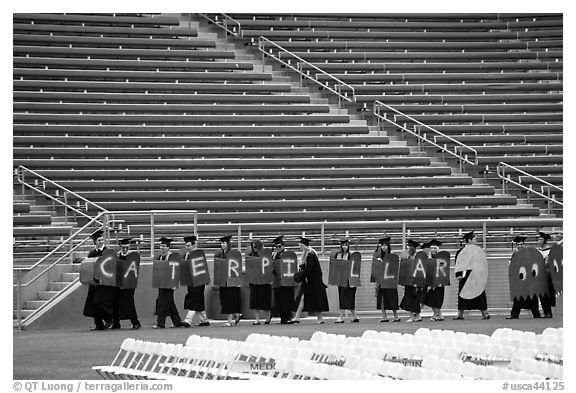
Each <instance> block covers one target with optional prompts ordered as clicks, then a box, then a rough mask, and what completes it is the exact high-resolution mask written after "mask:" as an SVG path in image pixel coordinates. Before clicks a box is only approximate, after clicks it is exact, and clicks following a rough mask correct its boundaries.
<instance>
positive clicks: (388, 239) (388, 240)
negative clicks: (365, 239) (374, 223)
mask: <svg viewBox="0 0 576 393" xmlns="http://www.w3.org/2000/svg"><path fill="white" fill-rule="evenodd" d="M390 239H392V237H390V236H385V237H383V238H382V239H380V240H378V243H380V244H387V243H390Z"/></svg>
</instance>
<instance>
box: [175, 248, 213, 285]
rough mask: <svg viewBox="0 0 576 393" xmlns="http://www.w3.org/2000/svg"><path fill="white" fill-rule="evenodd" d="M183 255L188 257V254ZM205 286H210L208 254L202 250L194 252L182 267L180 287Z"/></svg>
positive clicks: (183, 262)
mask: <svg viewBox="0 0 576 393" xmlns="http://www.w3.org/2000/svg"><path fill="white" fill-rule="evenodd" d="M183 255H186V252H184V254H183ZM205 284H210V272H209V271H208V263H207V262H206V254H204V251H202V250H194V251H192V252H191V253H190V254H189V255H188V259H187V260H183V261H182V263H181V265H180V285H185V286H187V287H198V286H200V285H205Z"/></svg>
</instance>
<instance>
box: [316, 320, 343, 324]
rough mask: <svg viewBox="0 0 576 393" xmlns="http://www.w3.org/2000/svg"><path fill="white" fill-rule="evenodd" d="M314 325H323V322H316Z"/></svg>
mask: <svg viewBox="0 0 576 393" xmlns="http://www.w3.org/2000/svg"><path fill="white" fill-rule="evenodd" d="M342 322H344V321H342ZM315 323H316V325H324V321H316V322H315Z"/></svg>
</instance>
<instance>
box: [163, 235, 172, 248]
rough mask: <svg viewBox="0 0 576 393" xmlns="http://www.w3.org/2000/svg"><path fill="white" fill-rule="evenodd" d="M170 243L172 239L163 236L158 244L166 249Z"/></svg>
mask: <svg viewBox="0 0 576 393" xmlns="http://www.w3.org/2000/svg"><path fill="white" fill-rule="evenodd" d="M170 243H172V239H170V238H167V237H164V236H162V237H161V238H160V244H165V245H166V246H167V247H170Z"/></svg>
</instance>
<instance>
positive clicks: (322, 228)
mask: <svg viewBox="0 0 576 393" xmlns="http://www.w3.org/2000/svg"><path fill="white" fill-rule="evenodd" d="M325 229H326V228H325V226H324V223H322V225H320V253H321V254H322V255H324V231H325Z"/></svg>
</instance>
